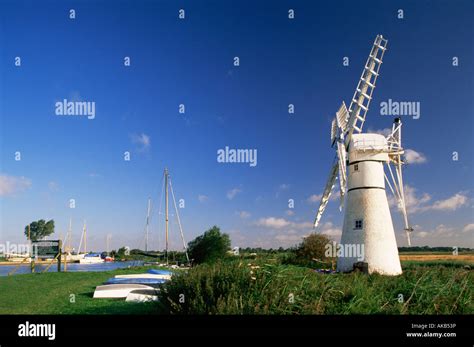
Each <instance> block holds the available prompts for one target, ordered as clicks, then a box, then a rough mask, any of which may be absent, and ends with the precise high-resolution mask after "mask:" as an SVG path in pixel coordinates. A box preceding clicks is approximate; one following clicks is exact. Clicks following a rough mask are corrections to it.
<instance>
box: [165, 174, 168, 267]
mask: <svg viewBox="0 0 474 347" xmlns="http://www.w3.org/2000/svg"><path fill="white" fill-rule="evenodd" d="M165 236H166V249H165V255H166V264H168V169H167V168H165Z"/></svg>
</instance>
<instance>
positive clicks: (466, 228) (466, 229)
mask: <svg viewBox="0 0 474 347" xmlns="http://www.w3.org/2000/svg"><path fill="white" fill-rule="evenodd" d="M462 231H463V232H464V233H467V232H470V231H474V223H470V224H466V225H465V226H464V228H463V229H462Z"/></svg>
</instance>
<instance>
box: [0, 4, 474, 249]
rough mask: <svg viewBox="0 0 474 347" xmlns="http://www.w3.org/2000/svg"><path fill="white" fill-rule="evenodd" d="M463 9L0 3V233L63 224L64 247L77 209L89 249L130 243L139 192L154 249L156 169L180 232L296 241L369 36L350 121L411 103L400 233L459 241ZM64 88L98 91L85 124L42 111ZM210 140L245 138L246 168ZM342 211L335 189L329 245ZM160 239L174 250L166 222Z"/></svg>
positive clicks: (12, 237) (469, 111)
mask: <svg viewBox="0 0 474 347" xmlns="http://www.w3.org/2000/svg"><path fill="white" fill-rule="evenodd" d="M181 8H182V9H184V10H185V15H186V17H185V19H184V20H179V19H178V11H179V9H181ZM70 9H74V10H75V11H76V18H75V19H74V20H72V19H70V18H69V10H70ZM288 9H294V10H295V19H293V20H290V19H288ZM398 9H403V11H404V18H403V19H398V18H397V14H398V13H397V10H398ZM473 10H474V4H473V3H472V2H471V1H455V2H453V1H416V2H413V1H406V2H403V1H397V2H384V3H383V4H380V3H375V2H373V1H367V2H362V3H361V4H360V5H357V6H354V4H353V3H352V2H350V1H342V2H341V1H336V2H332V3H331V4H327V3H324V4H323V3H320V4H318V3H313V2H310V1H291V2H290V1H272V2H264V1H260V2H257V3H256V2H254V1H239V2H238V3H235V4H232V5H230V2H219V1H181V2H180V3H179V4H178V3H176V2H170V1H113V2H112V1H75V2H68V1H61V2H60V1H42V2H41V3H38V2H33V1H15V2H13V1H0V21H1V26H0V42H1V43H2V44H1V51H0V77H1V82H0V96H1V99H0V103H1V104H0V112H1V113H0V115H1V117H0V122H1V123H0V146H1V147H0V151H1V152H0V153H1V161H0V178H1V181H0V218H1V219H0V241H2V242H5V241H10V242H21V241H24V238H23V236H22V231H23V228H24V226H25V225H26V224H28V223H29V222H30V221H32V220H36V219H40V218H44V219H50V218H52V219H54V220H55V221H56V234H57V235H56V236H59V234H62V235H64V234H65V233H66V230H67V226H68V221H69V218H72V220H73V235H74V236H73V237H74V243H75V244H76V247H77V243H78V240H79V236H80V230H81V227H82V222H83V220H84V219H86V220H87V224H88V235H89V239H88V240H89V245H90V247H91V248H92V249H95V250H101V249H105V238H106V235H107V234H109V233H110V234H112V248H118V247H120V246H122V245H128V246H130V247H132V248H133V247H138V246H141V247H143V237H144V231H143V230H144V222H145V213H146V203H147V198H148V197H149V196H150V197H151V198H152V199H153V200H154V210H153V212H154V214H153V220H152V226H151V228H152V246H151V247H152V248H162V247H163V242H162V241H163V223H160V224H159V223H158V221H159V220H161V219H162V216H159V215H158V211H157V210H158V201H157V200H158V199H159V196H160V191H161V177H162V172H163V169H164V167H165V166H167V167H168V168H169V169H170V172H171V175H172V181H173V186H174V189H175V193H176V197H177V199H184V200H185V203H186V205H185V208H184V209H181V210H180V216H181V218H182V222H183V227H184V231H185V236H186V238H187V239H188V240H191V239H192V238H194V237H196V236H197V235H199V234H201V233H202V232H204V231H205V230H206V229H207V228H209V227H210V226H212V225H218V226H220V227H221V229H222V230H223V231H225V232H228V233H229V234H230V235H231V239H232V241H233V244H234V245H236V246H261V247H279V246H283V247H287V246H290V245H293V244H295V243H297V242H299V241H300V240H301V237H302V236H303V235H305V234H307V233H308V232H310V231H311V224H312V221H313V219H314V215H315V211H316V209H317V207H318V204H319V200H318V199H317V195H319V194H321V193H322V190H323V188H324V185H325V183H326V180H327V176H328V171H329V168H330V165H331V162H332V159H333V157H334V151H333V149H331V148H330V140H329V135H330V122H331V120H332V118H333V117H334V114H335V112H336V111H337V109H338V107H339V106H340V103H341V102H342V100H345V102H346V103H347V104H349V101H350V98H351V97H352V94H353V92H354V89H355V87H356V84H357V80H358V78H359V77H360V74H361V71H362V68H363V64H364V63H365V61H366V59H367V55H368V53H369V51H370V48H371V45H372V43H373V40H374V38H375V36H376V35H377V34H383V35H384V37H385V38H387V39H388V40H389V42H388V48H389V50H388V52H387V53H386V55H385V58H384V64H383V65H382V68H381V76H380V78H379V80H378V82H377V88H376V89H375V93H374V99H373V101H372V104H371V109H370V111H369V113H368V116H367V120H366V123H365V130H371V131H381V130H383V129H385V128H388V127H390V126H391V123H392V121H393V117H391V116H382V115H380V103H381V102H383V101H387V100H388V99H392V100H394V101H414V102H420V104H421V116H420V118H419V119H416V120H415V119H412V117H404V118H403V121H404V130H403V137H404V139H403V140H404V145H405V147H406V148H409V149H411V150H413V151H415V152H412V154H413V153H414V154H419V155H420V156H418V157H417V156H416V155H414V157H413V163H412V164H410V165H409V166H408V167H407V168H406V170H405V176H404V178H405V184H406V185H407V186H408V188H407V192H408V193H407V195H408V196H409V197H408V200H409V213H410V220H411V224H412V225H414V226H415V230H416V231H415V235H414V237H413V243H414V244H416V245H425V244H427V245H448V246H468V247H474V239H473V233H474V224H473V223H474V218H473V200H472V197H473V195H472V194H473V179H472V177H473V174H474V172H473V160H474V153H473V148H474V146H473V145H474V144H473V136H472V131H473V116H474V107H473V98H472V96H473V76H474V68H473V44H472V43H473V42H472V37H473V34H474V32H473V21H472V14H473ZM126 56H128V57H130V59H131V66H129V67H126V66H124V64H123V62H124V57H126ZM236 56H237V57H239V59H240V66H238V67H236V66H234V65H233V62H234V57H236ZM346 56H347V57H349V59H350V60H349V62H350V64H349V66H343V57H346ZM15 57H20V58H21V66H19V67H18V66H15ZM453 57H458V61H459V65H458V66H453V64H452V61H453ZM63 99H68V100H82V101H90V102H95V104H96V116H95V118H94V119H91V120H89V119H87V118H86V117H81V116H57V115H56V114H55V103H56V102H57V101H61V100H63ZM290 103H291V104H294V105H295V114H292V115H290V114H288V104H290ZM179 104H184V105H185V107H186V113H185V114H184V115H183V114H180V113H179V112H178V105H179ZM225 146H229V147H230V148H249V149H257V150H258V165H257V166H256V167H249V165H248V164H222V163H218V162H217V160H216V152H217V150H218V149H221V148H224V147H225ZM17 151H20V152H21V160H20V161H15V152H17ZM125 151H130V152H131V161H129V162H126V161H124V160H123V153H124V152H125ZM454 151H457V152H458V153H459V160H458V161H453V160H452V153H453V152H454ZM69 199H75V200H76V208H75V209H70V208H69ZM288 199H294V201H295V208H294V209H289V208H288ZM312 200H314V201H312ZM392 212H393V216H394V222H395V226H396V229H397V239H398V240H399V245H406V241H405V240H404V238H403V234H402V233H401V232H400V230H401V228H402V225H401V218H400V216H399V215H398V212H397V211H396V210H395V208H394V209H393V210H392ZM342 217H343V214H342V213H340V212H339V211H338V203H337V202H336V201H332V202H331V203H330V204H329V206H328V209H327V210H326V213H325V215H324V216H323V219H322V227H321V228H322V231H323V232H326V233H328V234H330V235H331V236H333V237H334V238H336V239H337V237H338V235H339V234H340V228H341V226H342ZM158 224H159V225H158ZM172 235H173V236H172V240H171V244H172V246H173V247H174V248H179V246H180V243H179V236H178V234H177V227H176V224H173V225H172Z"/></svg>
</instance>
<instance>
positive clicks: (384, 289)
mask: <svg viewBox="0 0 474 347" xmlns="http://www.w3.org/2000/svg"><path fill="white" fill-rule="evenodd" d="M249 264H250V265H249ZM466 264H470V265H471V266H472V263H470V262H466V261H461V262H460V261H455V262H453V261H449V259H444V260H441V261H439V260H438V261H433V260H429V261H419V260H410V261H403V268H404V273H403V275H401V276H397V277H384V276H379V275H370V276H367V275H364V274H361V273H352V274H331V275H325V274H319V273H316V272H314V271H313V270H311V269H309V268H305V267H300V266H294V265H281V264H279V263H278V261H272V259H266V258H262V259H255V260H246V259H242V260H234V261H229V262H221V263H218V264H214V265H201V266H198V267H195V268H193V269H191V270H190V271H189V273H187V274H182V275H178V276H176V277H175V278H174V279H173V280H172V281H171V282H169V283H168V284H167V285H166V286H165V287H164V290H163V291H162V294H161V298H160V303H147V304H144V303H127V302H125V301H123V300H117V299H93V298H92V295H93V292H94V289H95V287H96V286H97V285H100V284H102V283H103V282H104V281H105V280H107V279H108V278H110V277H113V276H114V275H116V274H123V273H140V272H143V270H144V269H148V268H149V267H144V268H132V269H126V270H115V271H110V272H70V273H45V274H26V275H15V276H9V277H0V288H1V295H0V314H169V313H172V314H191V313H192V314H374V313H381V314H472V313H474V307H473V301H472V292H473V271H472V270H470V269H469V268H466V267H465V266H464V265H466ZM181 294H184V303H183V302H180V301H179V299H180V295H181ZM71 295H74V300H71V298H72V296H71Z"/></svg>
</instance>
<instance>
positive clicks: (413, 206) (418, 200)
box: [389, 185, 469, 213]
mask: <svg viewBox="0 0 474 347" xmlns="http://www.w3.org/2000/svg"><path fill="white" fill-rule="evenodd" d="M468 200H469V198H468V197H467V196H466V194H465V193H463V192H459V193H456V194H454V195H453V196H451V197H449V198H447V199H444V200H443V199H442V200H437V201H434V202H433V203H431V204H428V203H429V202H430V201H431V196H430V195H429V194H428V193H423V194H421V195H418V194H417V190H416V188H413V187H411V186H408V185H406V186H405V203H406V207H407V212H408V213H417V212H426V211H454V210H457V209H458V208H460V207H462V206H464V205H467V203H468ZM389 204H390V206H397V201H396V199H395V198H394V196H393V194H391V195H390V197H389Z"/></svg>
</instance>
